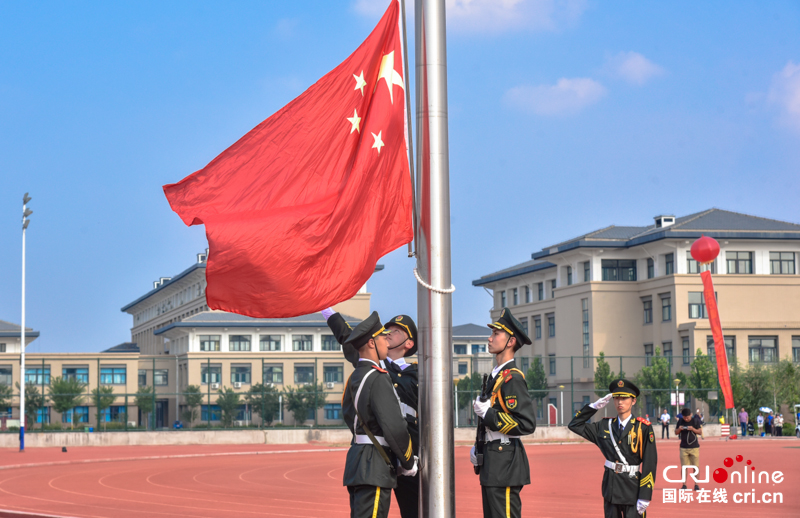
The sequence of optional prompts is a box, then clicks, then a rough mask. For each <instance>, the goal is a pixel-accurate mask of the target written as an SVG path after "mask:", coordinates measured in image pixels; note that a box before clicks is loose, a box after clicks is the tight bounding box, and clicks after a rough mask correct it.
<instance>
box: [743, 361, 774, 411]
mask: <svg viewBox="0 0 800 518" xmlns="http://www.w3.org/2000/svg"><path fill="white" fill-rule="evenodd" d="M739 379H740V380H741V384H742V388H743V390H742V393H741V399H740V401H741V403H739V404H738V405H737V406H739V407H744V408H745V410H747V413H748V414H749V415H750V416H752V418H753V419H755V417H756V416H757V415H758V409H759V408H760V407H762V406H772V392H771V391H770V388H769V371H768V369H767V368H766V367H765V366H764V365H763V364H762V363H754V364H752V365H750V366H748V367H747V368H746V369H742V370H741V372H740V374H739ZM735 401H736V400H735V399H734V402H735Z"/></svg>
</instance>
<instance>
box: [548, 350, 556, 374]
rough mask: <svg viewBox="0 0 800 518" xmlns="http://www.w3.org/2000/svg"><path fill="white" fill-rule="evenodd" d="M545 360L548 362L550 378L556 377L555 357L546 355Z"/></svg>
mask: <svg viewBox="0 0 800 518" xmlns="http://www.w3.org/2000/svg"><path fill="white" fill-rule="evenodd" d="M547 359H548V360H549V361H550V376H555V375H556V355H555V354H548V355H547Z"/></svg>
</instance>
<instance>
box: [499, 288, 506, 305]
mask: <svg viewBox="0 0 800 518" xmlns="http://www.w3.org/2000/svg"><path fill="white" fill-rule="evenodd" d="M500 307H501V308H504V307H506V292H505V291H501V292H500Z"/></svg>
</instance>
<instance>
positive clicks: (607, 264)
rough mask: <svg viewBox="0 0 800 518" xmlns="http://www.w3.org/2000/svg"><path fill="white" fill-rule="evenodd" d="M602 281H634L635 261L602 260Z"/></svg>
mask: <svg viewBox="0 0 800 518" xmlns="http://www.w3.org/2000/svg"><path fill="white" fill-rule="evenodd" d="M602 267H603V280H604V281H635V280H636V261H628V260H617V259H603V261H602Z"/></svg>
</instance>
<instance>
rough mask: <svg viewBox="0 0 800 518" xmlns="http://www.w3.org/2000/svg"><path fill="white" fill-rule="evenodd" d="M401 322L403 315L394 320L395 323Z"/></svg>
mask: <svg viewBox="0 0 800 518" xmlns="http://www.w3.org/2000/svg"><path fill="white" fill-rule="evenodd" d="M401 320H403V315H400V316H399V317H396V318H395V319H394V321H395V322H400V321H401Z"/></svg>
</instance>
